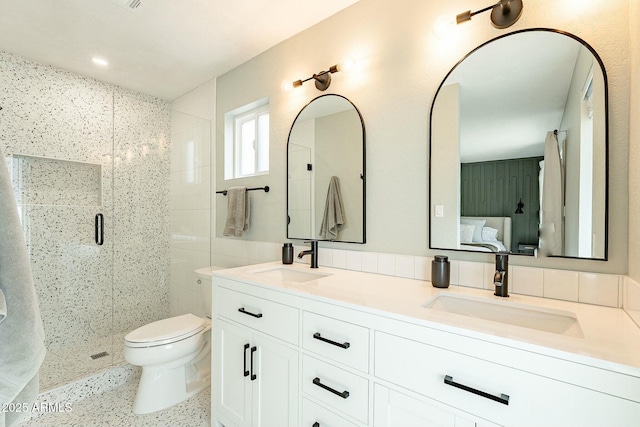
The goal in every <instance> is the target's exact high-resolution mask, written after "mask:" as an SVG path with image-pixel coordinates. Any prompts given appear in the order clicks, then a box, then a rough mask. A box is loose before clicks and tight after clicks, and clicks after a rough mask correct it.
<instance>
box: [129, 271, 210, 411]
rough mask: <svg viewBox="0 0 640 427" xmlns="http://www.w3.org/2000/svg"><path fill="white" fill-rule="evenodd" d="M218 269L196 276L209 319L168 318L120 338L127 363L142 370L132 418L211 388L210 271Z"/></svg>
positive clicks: (191, 316) (192, 317) (201, 272)
mask: <svg viewBox="0 0 640 427" xmlns="http://www.w3.org/2000/svg"><path fill="white" fill-rule="evenodd" d="M219 269H220V268H219V267H205V268H200V269H198V270H196V271H195V272H196V275H197V276H198V283H199V284H200V286H201V290H202V295H203V298H202V301H203V309H204V313H205V314H206V316H207V317H204V318H203V317H198V316H196V315H194V314H191V313H189V314H183V315H181V316H175V317H170V318H168V319H163V320H158V321H156V322H153V323H149V324H148V325H144V326H141V327H140V328H138V329H136V330H134V331H132V332H129V333H128V334H127V335H126V336H125V337H124V358H125V360H126V361H127V362H129V363H130V364H132V365H136V366H141V367H142V375H141V376H140V383H139V384H138V392H137V393H136V398H135V401H134V403H133V412H134V413H136V414H148V413H150V412H155V411H159V410H161V409H166V408H168V407H170V406H173V405H175V404H176V403H179V402H182V401H183V400H185V399H188V398H189V397H191V396H193V395H194V394H196V393H198V392H200V391H201V390H203V389H205V388H207V387H209V386H210V385H211V291H212V289H211V272H212V271H214V270H219Z"/></svg>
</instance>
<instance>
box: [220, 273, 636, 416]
mask: <svg viewBox="0 0 640 427" xmlns="http://www.w3.org/2000/svg"><path fill="white" fill-rule="evenodd" d="M220 274H222V273H220ZM334 274H336V275H337V274H340V273H334ZM351 274H352V275H353V273H351ZM252 279H253V278H252ZM358 279H362V280H364V279H366V276H365V275H364V273H363V277H362V278H360V277H358ZM322 280H325V279H322ZM372 280H373V279H372ZM378 280H380V279H378ZM319 282H321V281H319ZM403 283H405V282H403ZM392 285H393V283H392ZM381 286H382V285H380V283H378V285H377V287H376V288H375V289H376V290H377V291H380V287H381ZM307 289H308V292H306V290H307ZM335 289H336V286H327V291H326V292H327V295H329V296H325V295H322V289H321V288H320V287H319V285H318V284H317V283H315V282H314V283H313V284H312V285H307V287H305V285H290V284H289V285H281V286H275V285H273V284H269V283H266V284H261V283H260V282H258V281H256V280H255V279H254V280H249V279H246V280H245V279H243V277H233V275H231V276H230V277H229V278H228V277H227V276H225V277H216V276H215V275H214V302H215V304H216V305H215V307H216V310H215V313H214V315H215V316H216V317H215V318H214V321H213V325H214V352H213V379H212V381H213V384H212V401H213V414H214V420H216V421H218V422H219V423H221V424H223V425H224V426H225V427H234V426H235V427H239V426H263V427H276V426H277V427H287V426H290V427H292V426H298V425H299V426H302V427H335V426H341V427H412V426H416V427H418V426H420V427H424V426H433V427H498V426H513V427H527V426H532V427H534V426H535V427H539V426H545V427H554V426H562V427H571V426H576V427H578V426H579V427H589V426H593V427H596V426H607V427H608V426H615V427H626V426H628V427H632V426H635V427H637V426H638V425H640V374H634V373H635V372H636V370H634V368H631V367H628V368H627V367H622V366H621V367H620V368H621V369H617V368H616V366H615V364H611V363H609V362H607V363H600V362H597V361H596V360H595V359H594V362H595V363H594V364H589V363H586V362H589V360H588V359H584V358H582V359H579V360H574V359H575V358H574V357H572V356H571V355H570V354H567V353H557V352H556V353H557V354H558V356H559V357H556V353H553V352H549V353H547V354H544V351H541V352H536V351H532V350H531V349H534V350H535V349H536V347H535V346H534V347H531V346H529V345H522V344H521V343H520V342H519V341H515V340H511V339H506V338H501V339H492V338H493V337H492V336H491V335H488V334H480V333H475V332H471V331H467V330H465V329H461V328H454V327H451V326H446V325H442V324H440V323H437V322H428V321H424V320H421V319H420V318H417V317H410V316H403V315H398V314H394V313H391V312H387V311H383V310H379V309H375V310H374V309H371V308H369V307H367V306H366V305H364V304H363V305H360V304H359V303H355V302H353V301H358V302H360V301H366V294H362V293H360V294H357V295H349V294H348V289H347V288H340V292H339V295H340V297H343V298H344V300H335V299H334V298H333V297H332V296H331V295H334V294H336V292H335ZM344 295H346V296H344ZM394 303H397V302H394ZM568 339H572V340H578V338H573V337H570V338H568ZM537 348H538V349H539V350H544V349H543V348H541V347H537ZM252 356H253V359H252ZM253 375H255V376H256V378H255V379H253V380H252V378H253ZM213 425H216V426H217V424H213Z"/></svg>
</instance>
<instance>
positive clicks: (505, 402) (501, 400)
mask: <svg viewBox="0 0 640 427" xmlns="http://www.w3.org/2000/svg"><path fill="white" fill-rule="evenodd" d="M444 383H445V384H447V385H450V386H453V387H456V388H459V389H461V390H464V391H468V392H469V393H473V394H477V395H478V396H482V397H484V398H486V399H490V400H493V401H495V402H498V403H502V404H503V405H509V396H508V395H506V394H501V395H500V396H495V395H493V394H489V393H486V392H484V391H481V390H478V389H475V388H472V387H469V386H466V385H464V384H460V383H457V382H455V381H454V380H453V377H451V376H449V375H446V376H445V377H444Z"/></svg>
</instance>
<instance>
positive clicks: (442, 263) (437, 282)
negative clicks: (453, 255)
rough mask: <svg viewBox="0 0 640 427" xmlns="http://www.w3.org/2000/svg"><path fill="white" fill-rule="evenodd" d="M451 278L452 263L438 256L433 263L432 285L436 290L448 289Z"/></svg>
mask: <svg viewBox="0 0 640 427" xmlns="http://www.w3.org/2000/svg"><path fill="white" fill-rule="evenodd" d="M450 277H451V263H449V258H448V257H446V256H444V255H436V256H434V257H433V261H431V284H432V285H433V287H434V288H448V287H449V279H450Z"/></svg>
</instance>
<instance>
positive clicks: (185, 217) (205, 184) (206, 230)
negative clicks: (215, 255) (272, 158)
mask: <svg viewBox="0 0 640 427" xmlns="http://www.w3.org/2000/svg"><path fill="white" fill-rule="evenodd" d="M214 100H215V80H212V81H209V82H207V83H205V84H204V85H202V86H200V87H198V88H196V89H194V90H193V91H191V92H189V93H187V94H185V95H183V96H181V97H180V98H178V99H176V100H174V101H173V102H172V104H171V110H172V111H171V143H172V150H171V202H170V210H171V240H170V244H171V270H170V279H169V286H170V293H169V301H170V312H171V315H172V316H176V315H179V314H185V313H194V314H196V315H204V312H203V309H202V303H201V301H202V293H201V289H200V286H199V284H198V277H197V276H196V274H195V273H194V270H196V269H197V268H201V267H207V266H209V265H211V203H212V202H213V199H214V198H215V194H214V193H212V191H211V189H212V185H211V179H212V170H211V169H212V167H211V164H212V150H211V140H212V138H211V122H212V119H213V118H214V116H215V102H214Z"/></svg>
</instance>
